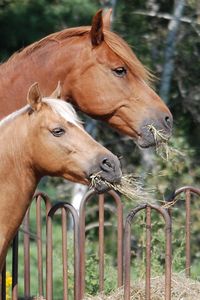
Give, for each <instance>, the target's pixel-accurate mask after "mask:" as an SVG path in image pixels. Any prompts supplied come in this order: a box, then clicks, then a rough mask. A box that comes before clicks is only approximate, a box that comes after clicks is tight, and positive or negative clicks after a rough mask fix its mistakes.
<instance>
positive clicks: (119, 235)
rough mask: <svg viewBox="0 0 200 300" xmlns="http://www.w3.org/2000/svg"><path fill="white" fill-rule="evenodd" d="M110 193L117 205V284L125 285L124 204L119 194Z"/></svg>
mask: <svg viewBox="0 0 200 300" xmlns="http://www.w3.org/2000/svg"><path fill="white" fill-rule="evenodd" d="M109 194H110V195H111V196H112V197H113V199H114V200H115V203H116V206H117V286H118V287H120V286H122V285H123V230H124V228H123V205H122V202H121V199H120V197H119V195H118V194H117V193H116V192H114V191H109Z"/></svg>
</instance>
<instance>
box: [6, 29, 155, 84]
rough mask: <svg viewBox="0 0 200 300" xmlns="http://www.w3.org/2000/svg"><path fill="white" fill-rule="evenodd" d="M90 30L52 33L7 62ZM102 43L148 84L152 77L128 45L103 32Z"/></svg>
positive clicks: (109, 33)
mask: <svg viewBox="0 0 200 300" xmlns="http://www.w3.org/2000/svg"><path fill="white" fill-rule="evenodd" d="M90 30H91V27H90V26H81V27H74V28H68V29H64V30H62V31H59V32H56V33H52V34H50V35H48V36H46V37H44V38H43V39H41V40H39V41H37V42H35V43H33V44H31V45H29V46H28V47H26V48H24V49H22V50H20V51H19V52H16V53H15V54H14V55H12V56H11V58H10V59H9V60H8V63H12V62H13V61H15V60H16V59H18V58H23V57H27V56H29V55H30V54H32V53H34V52H35V51H37V50H38V49H41V48H44V47H46V46H48V45H50V43H57V44H58V46H59V45H60V44H61V43H62V42H65V41H66V40H67V39H69V38H73V37H81V36H85V35H88V34H90ZM104 41H105V43H106V44H107V46H108V47H109V48H110V49H111V50H112V51H113V52H114V53H116V54H117V55H118V56H119V57H120V58H121V59H122V60H123V61H124V63H125V64H126V65H127V66H128V67H129V68H130V70H131V72H132V73H133V74H134V75H136V76H137V77H139V78H140V79H141V80H143V81H145V82H149V81H151V80H152V79H153V75H152V74H151V73H150V72H149V71H148V70H147V69H146V68H145V67H144V66H143V65H142V63H141V62H140V61H139V60H138V58H137V57H136V56H135V54H134V53H133V51H132V50H131V48H130V47H129V46H128V44H127V43H126V42H125V41H124V40H123V39H122V38H120V37H119V35H117V34H115V33H114V32H111V31H108V30H104Z"/></svg>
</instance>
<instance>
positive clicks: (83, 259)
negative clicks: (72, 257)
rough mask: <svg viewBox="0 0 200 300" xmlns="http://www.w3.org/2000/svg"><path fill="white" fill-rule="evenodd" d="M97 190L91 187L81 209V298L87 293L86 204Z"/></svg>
mask: <svg viewBox="0 0 200 300" xmlns="http://www.w3.org/2000/svg"><path fill="white" fill-rule="evenodd" d="M95 195H96V192H95V191H94V189H91V190H90V191H88V192H87V193H86V195H85V196H84V197H83V199H82V201H81V205H80V209H79V239H80V242H79V247H80V248H79V249H80V257H79V259H80V287H79V290H80V299H83V297H84V293H85V206H86V202H87V201H88V200H89V199H90V198H91V197H92V196H95Z"/></svg>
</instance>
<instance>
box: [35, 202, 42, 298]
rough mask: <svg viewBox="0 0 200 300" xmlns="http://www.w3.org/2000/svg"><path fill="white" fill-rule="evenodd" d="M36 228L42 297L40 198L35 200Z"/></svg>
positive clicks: (40, 293) (39, 288)
mask: <svg viewBox="0 0 200 300" xmlns="http://www.w3.org/2000/svg"><path fill="white" fill-rule="evenodd" d="M36 228H37V240H36V242H37V257H38V259H37V265H38V292H39V296H43V294H44V293H43V292H44V287H43V255H42V220H41V197H40V196H39V197H37V198H36Z"/></svg>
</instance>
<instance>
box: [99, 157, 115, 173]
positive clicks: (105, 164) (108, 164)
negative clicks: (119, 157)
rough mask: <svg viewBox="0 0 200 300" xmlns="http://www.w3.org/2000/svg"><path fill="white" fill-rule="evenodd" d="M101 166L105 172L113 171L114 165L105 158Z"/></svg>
mask: <svg viewBox="0 0 200 300" xmlns="http://www.w3.org/2000/svg"><path fill="white" fill-rule="evenodd" d="M100 166H101V169H102V170H103V171H110V170H111V169H113V164H112V162H111V161H110V160H109V159H108V158H103V160H102V162H101V163H100Z"/></svg>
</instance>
